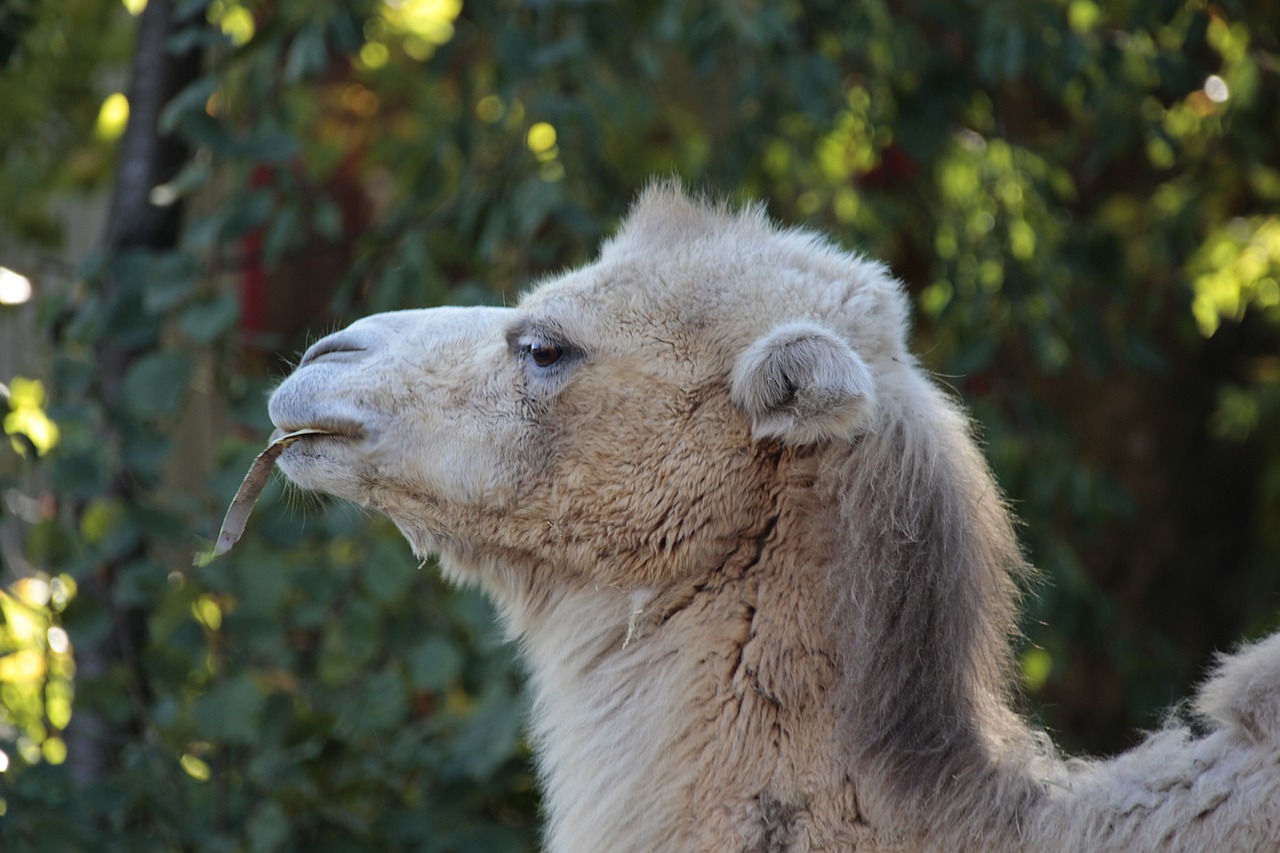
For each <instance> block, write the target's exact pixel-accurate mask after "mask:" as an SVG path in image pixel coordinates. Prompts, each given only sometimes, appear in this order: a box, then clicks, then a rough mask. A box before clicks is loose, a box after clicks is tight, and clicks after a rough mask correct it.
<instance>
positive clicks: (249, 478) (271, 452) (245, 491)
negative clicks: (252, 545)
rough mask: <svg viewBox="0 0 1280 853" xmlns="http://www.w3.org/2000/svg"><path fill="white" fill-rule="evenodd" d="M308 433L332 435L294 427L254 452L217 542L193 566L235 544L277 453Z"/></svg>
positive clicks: (226, 550)
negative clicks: (260, 450)
mask: <svg viewBox="0 0 1280 853" xmlns="http://www.w3.org/2000/svg"><path fill="white" fill-rule="evenodd" d="M308 435H332V433H329V432H326V431H324V430H322V429H299V430H294V431H293V432H290V433H285V434H284V435H282V436H280V437H279V438H277V439H274V440H273V441H272V442H271V443H270V444H268V445H267V447H266V449H265V450H263V451H262V452H261V453H259V454H258V456H257V458H256V459H254V460H253V464H252V465H250V466H249V473H247V474H245V475H244V480H243V481H242V482H241V483H240V488H238V489H236V496H235V497H234V498H232V500H231V506H229V507H227V515H226V517H225V518H223V519H222V528H221V529H220V530H219V531H218V541H217V542H215V543H214V544H213V547H212V548H209V549H208V550H205V551H201V552H199V553H198V554H196V556H195V560H194V561H193V562H194V564H195V565H197V566H207V565H209V563H211V562H212V561H213V560H215V559H216V558H218V557H221V556H222V555H223V554H225V553H227V552H228V551H230V550H231V549H232V548H233V547H235V544H236V543H237V542H239V541H240V537H241V536H243V535H244V528H245V525H246V524H248V523H249V515H250V514H251V513H252V512H253V507H254V505H256V504H257V503H258V498H260V497H262V490H263V489H265V488H266V487H267V480H268V479H270V477H271V469H272V468H274V467H275V464H276V460H277V459H278V458H280V454H281V453H284V449H285V448H286V447H288V446H289V445H290V444H293V443H294V442H295V441H297V440H298V439H300V438H303V437H304V436H308Z"/></svg>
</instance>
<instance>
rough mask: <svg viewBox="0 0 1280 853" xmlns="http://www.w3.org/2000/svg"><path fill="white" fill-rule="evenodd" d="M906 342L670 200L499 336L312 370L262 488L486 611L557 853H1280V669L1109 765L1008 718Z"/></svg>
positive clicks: (348, 333)
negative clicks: (297, 501) (361, 517)
mask: <svg viewBox="0 0 1280 853" xmlns="http://www.w3.org/2000/svg"><path fill="white" fill-rule="evenodd" d="M907 324H908V305H907V300H906V297H905V296H904V293H903V290H902V287H901V286H900V284H899V283H898V282H897V281H895V280H894V279H893V278H892V277H891V275H890V274H889V273H888V271H887V270H886V269H885V268H884V267H883V266H882V265H881V264H878V263H876V262H873V261H870V260H867V259H865V258H862V257H859V256H857V255H854V254H851V253H849V252H847V251H844V250H842V249H840V248H838V247H836V246H835V245H833V244H832V243H830V242H829V241H827V240H826V239H824V238H823V237H821V236H819V235H816V234H814V233H812V232H809V231H805V230H800V229H786V228H781V227H778V226H776V225H775V224H773V223H772V222H771V221H770V220H769V219H768V218H767V216H766V215H765V214H764V212H763V210H762V209H761V208H760V207H758V206H755V207H750V206H749V207H745V208H740V209H734V208H731V207H729V206H727V205H724V204H716V203H710V202H707V201H705V200H702V199H698V198H692V197H690V196H689V195H688V194H686V192H685V191H684V190H683V189H682V188H681V187H680V186H679V185H677V184H674V183H663V184H657V185H654V186H652V187H650V188H649V189H648V190H647V191H645V192H644V193H643V194H642V196H641V197H640V198H639V200H638V201H637V202H636V203H635V204H634V206H633V208H632V210H631V212H630V214H629V215H628V217H627V218H626V220H625V222H624V223H623V225H622V226H621V227H620V229H619V231H618V232H617V233H616V235H615V236H613V237H612V238H611V239H609V240H608V241H606V243H605V244H604V245H603V247H602V248H601V251H600V254H599V257H598V259H597V260H595V261H594V262H592V263H590V264H588V265H587V266H585V267H582V268H581V269H578V270H575V271H571V272H568V273H566V274H564V275H561V276H558V277H556V278H553V279H550V280H547V281H544V282H542V283H540V284H539V285H537V286H536V287H534V288H532V289H531V290H530V291H529V292H528V293H527V294H526V295H525V296H524V297H523V298H522V299H521V300H520V301H519V303H518V305H517V306H516V307H510V308H436V309H429V310H421V311H402V312H391V313H385V314H378V315H374V316H372V317H368V318H365V319H362V320H360V321H358V322H356V323H354V324H352V325H351V326H349V327H348V328H346V329H344V330H342V331H339V332H337V333H335V334H332V335H330V336H328V337H325V338H323V339H321V340H320V341H319V342H317V343H316V344H315V345H314V346H312V347H311V348H310V349H309V350H308V351H307V352H306V354H305V355H304V357H303V358H302V361H301V363H300V365H299V366H298V368H297V369H296V371H295V372H293V373H292V375H290V376H289V377H288V378H287V379H286V380H285V381H284V382H283V383H282V384H281V385H280V386H279V387H278V389H277V390H276V391H275V392H274V394H273V395H272V397H271V400H270V404H269V408H270V414H271V418H272V421H273V423H274V424H275V425H276V426H277V427H278V429H279V431H280V432H279V434H281V435H284V434H286V433H287V434H288V436H287V437H288V438H289V441H288V442H285V443H282V444H281V445H280V448H279V450H278V451H277V452H279V454H280V456H279V465H280V467H281V468H282V470H283V471H284V473H285V475H286V476H287V477H288V479H289V480H291V481H292V482H293V483H295V484H297V485H298V486H301V487H303V488H305V489H313V490H318V491H322V492H328V493H331V494H333V495H337V496H340V497H342V498H346V499H350V500H351V501H354V502H356V503H358V504H361V505H363V506H366V507H370V508H373V509H375V510H377V511H380V512H382V513H385V514H386V515H387V516H389V517H390V518H391V519H392V520H393V521H394V522H395V524H396V525H397V526H398V528H399V529H400V530H401V531H402V532H403V534H404V536H405V537H406V538H407V539H408V541H409V543H410V544H411V546H412V547H413V549H414V550H415V552H416V553H417V554H419V555H422V556H424V557H425V556H427V555H436V556H438V557H439V561H440V565H441V567H442V571H443V572H444V573H445V574H446V576H447V577H448V578H450V579H452V580H454V581H456V582H458V583H463V584H477V585H479V586H480V587H481V588H483V589H484V590H485V592H486V593H487V594H488V595H489V596H490V597H491V598H492V599H493V601H494V602H495V603H496V607H497V610H498V612H499V613H500V614H501V619H502V622H503V626H504V628H505V631H506V632H507V635H508V636H509V637H510V639H511V640H512V641H513V642H515V643H516V644H518V647H519V649H520V652H521V654H522V658H523V660H524V662H525V664H526V665H527V669H528V674H529V686H530V689H531V691H532V693H533V703H532V713H531V717H532V719H531V722H530V728H531V736H532V742H533V745H534V751H535V754H536V758H537V764H538V768H539V775H540V781H541V784H542V786H543V789H544V792H545V802H546V812H547V826H546V829H545V839H544V840H545V846H546V848H547V849H548V850H551V851H606V850H607V851H653V850H662V851H686V850H687V851H742V850H753V851H754V850H761V851H813V850H842V851H915V850H947V851H956V850H981V851H1061V850H1090V851H1094V850H1116V851H1145V850H1151V851H1155V850H1161V851H1164V850H1187V851H1208V850H1215V851H1223V850H1235V851H1260V850H1280V635H1275V636H1272V637H1270V638H1268V639H1266V640H1264V641H1262V642H1260V643H1257V644H1256V645H1253V646H1248V647H1245V648H1243V649H1242V650H1239V651H1238V652H1237V653H1235V654H1234V655H1232V656H1228V657H1223V658H1221V659H1220V661H1219V662H1218V663H1217V665H1216V668H1215V669H1214V671H1213V673H1212V675H1211V676H1210V677H1209V679H1208V680H1207V682H1206V683H1205V684H1204V685H1203V687H1202V688H1201V689H1200V691H1199V693H1198V695H1197V697H1196V698H1195V699H1194V701H1193V702H1192V705H1191V707H1192V708H1193V710H1194V713H1195V715H1196V717H1195V719H1194V720H1193V721H1192V722H1191V723H1190V724H1173V723H1171V724H1169V725H1168V726H1167V727H1166V728H1164V729H1162V730H1160V731H1156V732H1154V733H1152V734H1150V735H1149V736H1147V738H1146V740H1145V741H1144V742H1143V743H1141V744H1140V745H1139V746H1138V747H1136V748H1134V749H1133V750H1131V751H1130V752H1127V753H1125V754H1122V755H1120V756H1118V757H1116V758H1113V759H1108V760H1080V759H1074V760H1065V759H1063V758H1061V757H1060V756H1059V755H1058V754H1057V752H1056V751H1055V749H1054V747H1053V745H1052V744H1051V743H1050V741H1049V739H1048V738H1047V737H1046V736H1045V735H1044V734H1043V733H1042V732H1038V731H1036V730H1035V729H1033V728H1032V727H1031V726H1029V725H1028V723H1026V722H1025V721H1024V720H1023V719H1022V718H1021V717H1020V716H1019V715H1018V714H1017V713H1016V712H1015V711H1014V710H1013V694H1014V689H1013V684H1014V678H1013V667H1012V662H1011V651H1010V648H1011V638H1012V636H1013V635H1014V633H1015V630H1016V629H1015V622H1016V612H1017V607H1018V594H1019V589H1020V588H1021V584H1022V578H1023V576H1024V575H1025V574H1026V572H1027V568H1026V566H1025V563H1024V558H1023V555H1022V553H1021V551H1020V549H1019V546H1018V544H1017V542H1016V539H1015V535H1014V528H1013V524H1012V521H1011V515H1010V512H1009V509H1008V507H1007V505H1006V503H1005V501H1004V499H1003V497H1002V495H1001V492H1000V491H999V488H998V487H997V485H996V483H995V481H994V479H993V476H992V474H991V472H990V470H989V469H988V467H987V465H986V463H985V462H984V460H983V457H982V454H981V452H980V450H979V448H978V446H977V444H976V443H975V441H974V439H973V437H972V429H971V425H970V422H969V421H968V419H967V418H966V416H965V415H964V414H963V413H962V411H961V409H960V408H959V406H958V405H957V404H956V403H955V402H953V401H952V400H951V399H950V398H949V396H948V395H947V394H945V393H944V392H943V391H942V390H940V388H939V387H938V386H937V385H936V384H935V383H934V382H933V381H932V380H931V379H930V377H929V376H928V375H927V374H926V372H925V371H924V370H923V369H922V368H921V367H920V365H919V364H918V362H917V361H916V360H915V359H914V358H913V357H912V355H911V354H910V353H909V352H908V351H907V347H906V342H905V341H906V329H907ZM286 443H287V447H285V446H284V444H286Z"/></svg>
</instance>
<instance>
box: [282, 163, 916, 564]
mask: <svg viewBox="0 0 1280 853" xmlns="http://www.w3.org/2000/svg"><path fill="white" fill-rule="evenodd" d="M815 249H816V251H815ZM903 325H904V308H903V304H902V297H901V295H900V293H899V290H898V288H897V286H896V284H894V283H893V282H892V281H890V280H889V279H888V278H887V277H886V276H884V275H883V270H882V269H881V268H880V267H879V266H878V265H875V264H872V263H854V264H852V265H851V264H850V263H849V260H848V257H847V256H845V255H838V254H837V253H835V252H833V251H831V250H827V249H825V248H824V247H823V246H822V245H821V244H819V243H818V242H817V241H816V240H815V238H813V237H811V236H809V235H805V234H801V233H787V232H779V231H777V230H775V229H774V228H773V226H771V225H770V224H769V223H768V222H767V221H766V220H765V218H764V216H763V215H762V213H760V212H759V211H755V210H753V211H750V212H748V213H746V214H729V213H727V212H724V211H717V210H713V209H710V208H708V207H706V206H705V205H701V204H699V203H696V202H694V201H691V200H689V199H687V198H686V197H685V196H684V195H683V194H682V193H681V192H680V191H679V190H678V189H677V188H674V187H671V186H662V187H658V188H655V189H653V190H651V191H649V192H648V193H647V194H646V195H645V196H644V197H643V198H642V199H641V200H640V202H639V203H638V204H637V206H636V209H635V210H634V211H633V213H632V215H631V217H630V218H629V220H628V221H627V223H626V225H625V226H624V227H623V229H622V230H621V232H620V233H619V234H618V235H617V236H616V237H615V238H614V239H613V240H612V241H611V242H609V243H608V244H607V245H606V246H605V247H604V249H603V251H602V252H601V255H600V257H599V259H598V260H596V261H595V262H594V263H592V264H590V265H589V266H586V267H585V268H582V269H580V270H577V271H575V272H571V273H569V274H567V275H563V276H561V277H559V278H555V279H552V280H549V281H546V282H543V283H542V284H540V285H539V286H537V287H535V288H534V289H533V290H532V291H531V292H530V293H529V294H528V295H527V296H526V297H525V298H524V299H522V300H521V301H520V303H519V304H518V306H517V307H514V308H436V309H430V310H422V311H398V312H391V313H386V314H379V315H375V316H371V317H368V318H365V319H363V320H360V321H359V322H356V323H354V324H352V325H351V326H350V327H348V328H346V329H345V330H343V331H340V332H338V333H336V334H333V335H330V336H328V337H326V338H324V339H322V340H320V341H319V342H317V343H316V344H315V345H314V346H312V347H311V348H310V349H309V350H308V351H307V352H306V354H305V355H304V357H303V359H302V361H301V363H300V365H299V366H298V368H297V370H296V371H295V372H294V373H293V375H292V376H290V377H289V378H288V379H287V380H285V382H284V383H283V384H282V385H281V386H280V387H279V388H278V390H277V391H276V392H275V394H274V395H273V397H272V399H271V403H270V413H271V417H272V420H273V422H274V423H275V425H276V426H277V427H279V428H280V429H281V430H284V431H286V432H292V431H294V430H297V429H303V428H313V429H322V430H324V431H325V432H327V433H330V434H329V435H327V436H323V437H319V436H312V437H309V438H308V439H307V440H305V441H299V442H297V443H295V444H294V445H292V446H291V447H290V448H289V449H288V450H287V451H285V453H284V454H283V456H282V458H281V460H280V463H279V464H280V465H281V467H282V469H283V470H284V472H285V473H286V475H287V476H288V477H289V478H290V479H291V480H293V481H294V482H295V483H297V484H299V485H301V486H303V487H305V488H308V489H314V490H318V491H323V492H329V493H331V494H334V495H338V496H341V497H344V498H348V499H350V500H353V501H355V502H357V503H360V504H362V505H365V506H368V507H371V508H374V509H377V510H380V511H382V512H384V513H386V514H387V515H388V516H390V517H391V518H392V519H394V520H395V522H396V523H397V524H398V526H399V527H400V528H401V530H402V531H403V532H404V534H405V535H406V537H407V538H408V539H409V540H410V542H411V543H412V544H413V545H414V547H415V549H416V550H417V551H418V552H420V553H422V554H427V553H438V554H440V555H441V556H442V557H443V562H444V565H445V568H446V571H448V572H451V573H453V574H455V575H458V576H460V577H464V578H471V579H473V580H479V581H480V582H481V583H482V584H485V583H488V584H489V585H490V586H493V585H494V584H497V579H498V578H500V577H501V578H507V579H509V580H510V579H513V578H514V579H515V580H516V585H517V587H527V585H528V584H530V583H534V582H535V581H536V583H537V584H539V585H555V584H557V583H564V584H583V583H591V584H599V583H606V584H617V585H622V586H626V587H634V586H641V585H643V586H652V585H655V584H661V583H663V582H664V581H666V580H671V579H672V578H673V577H674V576H678V575H680V574H681V573H685V572H689V571H694V570H696V569H698V568H699V567H704V568H705V567H710V566H715V565H717V563H718V561H720V560H722V559H723V558H724V556H725V554H726V553H728V552H729V551H730V550H732V549H733V548H734V547H735V546H736V543H737V542H738V541H739V540H740V539H741V537H742V535H743V532H744V530H746V529H747V528H750V527H751V526H752V525H754V524H756V523H757V521H758V519H759V518H760V517H761V516H762V515H763V514H764V513H765V507H764V506H763V502H765V501H767V500H769V499H770V498H769V494H768V490H767V489H766V488H762V484H761V482H760V476H761V466H760V465H759V461H758V458H757V457H758V456H759V454H760V452H761V447H762V446H765V445H769V446H785V445H790V446H796V447H800V446H811V445H822V444H829V443H843V444H848V443H849V442H851V441H853V440H856V438H857V437H858V435H859V434H860V433H862V432H863V431H864V430H866V429H867V428H869V426H870V425H871V423H872V422H873V420H874V418H875V416H876V411H877V393H878V392H877V384H878V383H877V378H876V377H877V374H878V373H881V372H883V371H886V370H893V369H896V367H897V366H898V365H899V364H900V363H901V362H902V361H903V360H904V359H905V355H904V351H903V344H902V336H903ZM513 573H514V574H513Z"/></svg>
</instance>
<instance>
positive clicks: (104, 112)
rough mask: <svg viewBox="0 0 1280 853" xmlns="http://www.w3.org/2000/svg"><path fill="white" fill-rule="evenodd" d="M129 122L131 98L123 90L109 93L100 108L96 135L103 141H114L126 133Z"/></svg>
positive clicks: (95, 128)
mask: <svg viewBox="0 0 1280 853" xmlns="http://www.w3.org/2000/svg"><path fill="white" fill-rule="evenodd" d="M128 123H129V99H128V98H126V97H125V96H124V93H122V92H114V93H112V94H110V95H107V97H106V99H105V100H104V101H103V102H102V107H101V108H100V109H99V110H98V123H97V125H96V126H95V127H94V135H95V136H97V138H98V139H100V140H102V141H103V142H114V141H115V140H117V139H119V138H120V134H122V133H124V128H125V125H127V124H128Z"/></svg>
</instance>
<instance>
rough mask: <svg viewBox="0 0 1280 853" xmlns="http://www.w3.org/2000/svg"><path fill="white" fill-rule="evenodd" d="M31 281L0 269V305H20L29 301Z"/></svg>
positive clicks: (4, 268)
mask: <svg viewBox="0 0 1280 853" xmlns="http://www.w3.org/2000/svg"><path fill="white" fill-rule="evenodd" d="M31 294H32V288H31V279H29V278H27V277H26V276H25V275H22V274H21V273H17V272H14V271H13V270H11V269H9V268H8V267H0V305H22V304H24V303H26V302H28V301H30V299H31Z"/></svg>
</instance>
